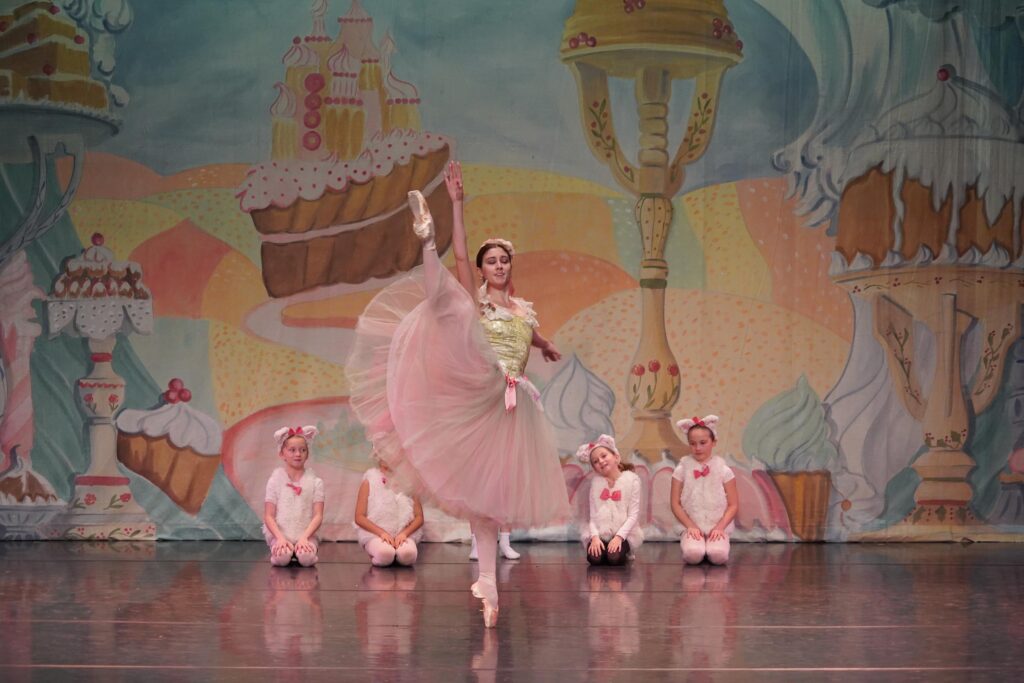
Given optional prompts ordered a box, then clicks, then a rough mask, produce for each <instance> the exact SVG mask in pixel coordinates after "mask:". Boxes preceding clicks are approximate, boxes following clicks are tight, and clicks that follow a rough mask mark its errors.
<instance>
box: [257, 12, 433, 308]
mask: <svg viewBox="0 0 1024 683" xmlns="http://www.w3.org/2000/svg"><path fill="white" fill-rule="evenodd" d="M326 13H327V2H326V0H314V2H313V7H312V29H311V30H310V33H309V35H306V36H296V37H295V38H293V39H292V44H291V46H290V48H289V49H288V50H287V52H285V54H284V56H283V58H282V62H283V63H284V65H285V75H284V80H283V81H280V82H278V83H276V84H275V85H274V87H275V89H276V90H277V98H276V100H275V101H274V103H273V105H272V106H271V108H270V116H271V122H272V129H273V130H272V140H273V142H272V149H271V160H270V161H269V162H265V163H262V164H258V165H256V166H254V167H253V168H251V169H250V171H249V174H248V176H247V178H246V180H245V182H244V183H243V185H242V186H241V187H240V188H239V191H238V197H239V198H240V202H241V209H242V210H243V211H245V212H246V213H249V214H250V215H251V217H252V221H253V224H254V225H255V227H256V230H257V231H259V233H260V238H261V240H262V245H261V259H262V265H263V281H264V284H265V285H266V288H267V291H268V293H270V294H271V296H288V295H290V294H294V293H296V292H300V291H305V290H308V289H312V288H314V287H318V286H322V285H331V284H336V283H352V284H356V283H361V282H364V281H366V280H367V279H369V278H383V277H388V276H391V275H394V274H395V273H398V272H401V271H405V270H408V269H409V268H411V267H413V266H414V265H415V264H416V263H417V262H418V260H419V243H418V241H417V240H416V238H415V236H414V235H413V234H412V232H411V230H410V229H409V226H410V225H411V217H410V215H409V211H408V208H407V206H406V195H407V194H408V192H409V191H410V190H420V191H421V192H422V193H423V194H424V195H425V196H426V197H427V202H428V204H429V205H430V208H431V210H432V211H433V213H434V216H435V219H436V220H437V223H438V225H437V228H438V244H439V246H440V247H442V248H445V247H447V245H448V243H449V242H450V238H451V225H450V218H449V214H450V213H451V211H450V206H449V199H448V195H447V193H446V191H445V189H444V187H443V178H442V171H443V169H444V166H445V163H446V162H447V161H448V159H449V157H450V155H451V147H452V142H451V141H450V140H449V139H448V138H446V137H445V136H443V135H438V134H436V133H431V132H427V131H424V130H422V127H421V123H420V113H419V106H420V96H419V92H418V91H417V90H416V88H415V87H414V86H413V85H412V84H411V83H407V82H406V81H403V80H401V79H399V78H398V77H397V76H395V74H394V71H393V68H392V56H393V55H394V54H395V52H396V51H397V49H396V45H395V41H394V40H393V39H392V38H391V36H390V34H388V33H385V34H384V36H383V37H382V38H381V40H380V42H379V44H378V43H377V42H375V40H374V37H373V19H372V17H370V15H369V14H367V13H366V10H365V9H363V7H362V4H361V3H360V1H359V0H353V1H352V5H351V7H350V8H349V11H348V13H347V14H345V15H344V16H342V17H341V18H339V19H338V23H339V25H340V30H339V32H338V34H337V36H335V37H333V38H332V37H330V36H329V35H328V34H327V30H326V23H325V15H326Z"/></svg>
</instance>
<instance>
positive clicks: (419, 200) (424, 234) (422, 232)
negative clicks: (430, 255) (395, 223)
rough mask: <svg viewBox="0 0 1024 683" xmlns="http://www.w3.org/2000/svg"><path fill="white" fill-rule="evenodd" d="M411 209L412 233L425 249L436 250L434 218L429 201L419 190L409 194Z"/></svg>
mask: <svg viewBox="0 0 1024 683" xmlns="http://www.w3.org/2000/svg"><path fill="white" fill-rule="evenodd" d="M409 209H410V210H411V211H412V231H413V232H415V233H416V236H417V237H419V238H420V242H422V243H423V248H424V249H435V248H436V247H435V246H434V218H433V216H431V215H430V209H429V208H428V207H427V200H426V198H425V197H424V196H423V194H422V193H421V192H420V191H419V190H412V191H411V192H409Z"/></svg>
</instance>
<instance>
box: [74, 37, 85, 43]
mask: <svg viewBox="0 0 1024 683" xmlns="http://www.w3.org/2000/svg"><path fill="white" fill-rule="evenodd" d="M84 42H85V36H81V35H78V36H75V44H76V45H81V44H82V43H84Z"/></svg>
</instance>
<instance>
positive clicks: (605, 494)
mask: <svg viewBox="0 0 1024 683" xmlns="http://www.w3.org/2000/svg"><path fill="white" fill-rule="evenodd" d="M609 498H611V499H612V500H616V501H618V500H622V491H609V490H608V489H607V488H606V489H605V490H604V491H601V500H608V499H609Z"/></svg>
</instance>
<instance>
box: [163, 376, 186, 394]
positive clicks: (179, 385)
mask: <svg viewBox="0 0 1024 683" xmlns="http://www.w3.org/2000/svg"><path fill="white" fill-rule="evenodd" d="M167 388H168V389H171V390H173V391H181V390H182V389H184V388H185V383H184V382H182V381H181V380H180V379H178V378H177V377H175V378H174V379H172V380H171V381H170V382H168V383H167Z"/></svg>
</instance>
